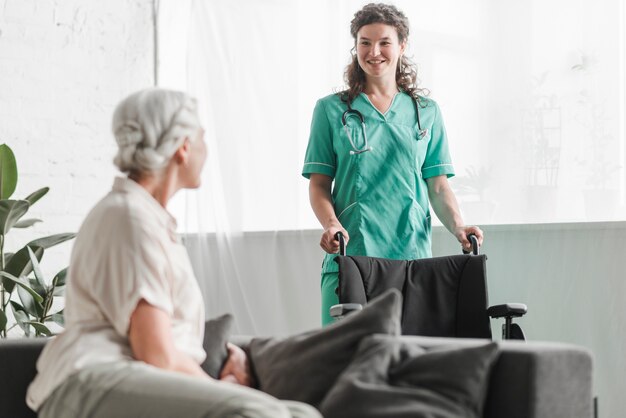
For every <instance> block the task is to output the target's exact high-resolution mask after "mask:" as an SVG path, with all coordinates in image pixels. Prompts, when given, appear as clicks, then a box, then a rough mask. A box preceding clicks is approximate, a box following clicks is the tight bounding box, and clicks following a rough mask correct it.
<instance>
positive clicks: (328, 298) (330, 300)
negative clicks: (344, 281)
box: [322, 272, 339, 326]
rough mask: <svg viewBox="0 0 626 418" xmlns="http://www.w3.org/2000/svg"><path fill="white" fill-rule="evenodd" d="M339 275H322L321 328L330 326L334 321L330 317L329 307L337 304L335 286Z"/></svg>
mask: <svg viewBox="0 0 626 418" xmlns="http://www.w3.org/2000/svg"><path fill="white" fill-rule="evenodd" d="M338 285H339V273H338V272H332V273H322V326H326V325H330V324H332V323H333V322H335V319H334V318H333V317H332V316H330V307H331V306H333V305H336V304H338V303H339V296H337V292H336V290H337V286H338Z"/></svg>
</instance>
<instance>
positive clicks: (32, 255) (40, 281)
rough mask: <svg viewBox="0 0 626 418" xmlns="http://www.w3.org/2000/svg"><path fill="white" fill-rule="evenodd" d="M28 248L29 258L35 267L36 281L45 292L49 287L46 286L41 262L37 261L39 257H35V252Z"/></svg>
mask: <svg viewBox="0 0 626 418" xmlns="http://www.w3.org/2000/svg"><path fill="white" fill-rule="evenodd" d="M26 248H27V249H28V256H29V257H30V262H31V263H32V265H33V273H34V274H35V279H36V280H37V283H38V284H39V286H41V288H42V289H44V291H45V289H46V288H47V287H48V285H47V284H46V281H45V279H44V277H43V274H42V273H41V269H40V268H39V260H37V256H36V255H35V253H34V252H33V250H31V249H30V247H28V246H27V247H26Z"/></svg>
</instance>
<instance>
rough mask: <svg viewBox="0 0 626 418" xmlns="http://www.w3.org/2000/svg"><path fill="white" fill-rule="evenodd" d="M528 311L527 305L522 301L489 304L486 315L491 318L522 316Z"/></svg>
mask: <svg viewBox="0 0 626 418" xmlns="http://www.w3.org/2000/svg"><path fill="white" fill-rule="evenodd" d="M526 312H528V307H527V306H526V305H524V304H523V303H505V304H503V305H494V306H490V307H489V309H487V315H489V316H490V317H491V318H503V317H504V318H516V317H519V316H524V314H526Z"/></svg>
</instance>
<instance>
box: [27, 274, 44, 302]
mask: <svg viewBox="0 0 626 418" xmlns="http://www.w3.org/2000/svg"><path fill="white" fill-rule="evenodd" d="M28 284H29V285H30V287H31V289H33V290H34V291H35V292H37V294H38V295H39V296H41V297H42V298H44V300H45V299H46V291H47V289H46V288H45V287H41V285H40V284H39V282H38V281H37V279H34V278H32V277H29V278H28Z"/></svg>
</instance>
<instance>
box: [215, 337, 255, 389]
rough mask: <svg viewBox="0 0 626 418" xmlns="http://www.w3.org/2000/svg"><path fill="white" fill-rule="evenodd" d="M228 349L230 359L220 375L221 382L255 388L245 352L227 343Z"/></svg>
mask: <svg viewBox="0 0 626 418" xmlns="http://www.w3.org/2000/svg"><path fill="white" fill-rule="evenodd" d="M226 347H227V348H228V359H227V360H226V364H224V368H223V369H222V372H221V373H220V380H223V381H225V382H232V383H237V384H240V385H243V386H253V383H254V381H253V378H252V375H251V373H250V363H249V362H248V356H247V355H246V353H245V351H243V350H242V349H241V348H239V347H237V346H236V345H235V344H231V343H226Z"/></svg>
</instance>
